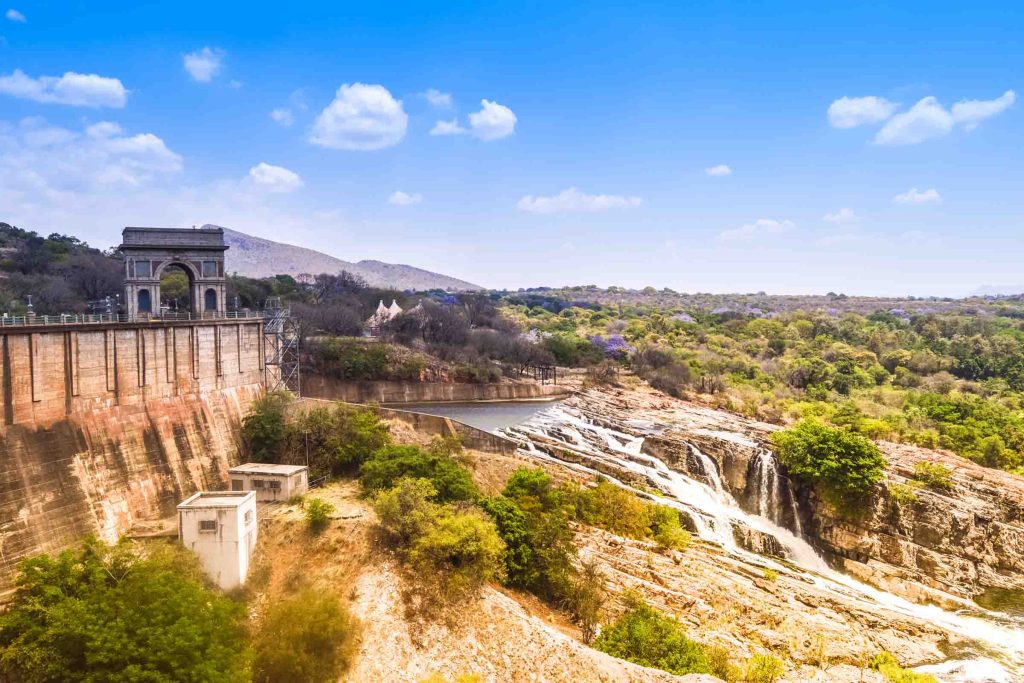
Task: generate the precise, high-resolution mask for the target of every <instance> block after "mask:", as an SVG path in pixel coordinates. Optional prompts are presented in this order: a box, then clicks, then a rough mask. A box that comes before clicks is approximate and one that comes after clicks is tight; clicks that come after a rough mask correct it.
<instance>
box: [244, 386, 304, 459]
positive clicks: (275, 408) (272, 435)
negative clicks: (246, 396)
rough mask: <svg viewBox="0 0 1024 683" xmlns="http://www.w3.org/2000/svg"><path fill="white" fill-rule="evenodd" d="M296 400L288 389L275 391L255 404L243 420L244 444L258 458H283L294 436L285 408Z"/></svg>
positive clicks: (253, 456)
mask: <svg viewBox="0 0 1024 683" xmlns="http://www.w3.org/2000/svg"><path fill="white" fill-rule="evenodd" d="M292 400H293V397H292V395H291V394H290V393H289V392H287V391H272V392H270V393H268V394H265V395H264V396H261V397H260V398H258V399H257V400H256V401H255V402H253V404H252V408H250V410H249V414H248V415H246V416H245V419H244V420H242V448H243V450H244V451H245V452H246V453H247V454H248V457H249V459H250V460H253V461H255V462H281V461H282V460H283V459H284V458H285V456H286V454H287V451H288V447H289V445H290V444H291V441H292V438H293V433H294V432H293V430H292V429H291V427H290V425H289V424H288V420H287V418H286V411H287V408H288V406H289V404H291V402H292Z"/></svg>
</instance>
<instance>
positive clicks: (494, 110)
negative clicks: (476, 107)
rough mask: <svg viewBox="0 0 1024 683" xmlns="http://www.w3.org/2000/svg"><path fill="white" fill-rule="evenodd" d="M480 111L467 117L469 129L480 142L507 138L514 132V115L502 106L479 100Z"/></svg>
mask: <svg viewBox="0 0 1024 683" xmlns="http://www.w3.org/2000/svg"><path fill="white" fill-rule="evenodd" d="M480 104H481V109H480V111H478V112H474V113H472V114H470V115H469V127H470V129H471V131H472V133H473V135H474V136H475V137H478V138H480V139H481V140H500V139H501V138H507V137H508V136H509V135H512V133H514V132H515V130H516V115H515V114H514V113H513V112H512V110H511V109H509V108H508V107H506V106H505V105H503V104H498V103H497V102H491V101H490V100H480Z"/></svg>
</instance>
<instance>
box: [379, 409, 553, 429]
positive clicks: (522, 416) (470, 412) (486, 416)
mask: <svg viewBox="0 0 1024 683" xmlns="http://www.w3.org/2000/svg"><path fill="white" fill-rule="evenodd" d="M555 403H557V401H508V402H503V401H495V402H489V403H488V402H478V403H403V404H402V405H394V406H389V407H392V408H396V409H398V410H411V411H413V412H417V413H427V414H428V415H441V416H443V417H450V418H452V419H453V420H458V421H459V422H464V423H466V424H468V425H469V426H471V427H476V428H477V429H483V430H485V431H488V432H493V431H494V430H496V429H500V428H501V427H511V426H512V425H517V424H519V423H520V422H525V421H526V420H528V419H530V418H531V417H533V416H534V415H536V414H537V413H539V412H540V411H542V410H544V409H546V408H550V407H551V406H553V405H554V404H555Z"/></svg>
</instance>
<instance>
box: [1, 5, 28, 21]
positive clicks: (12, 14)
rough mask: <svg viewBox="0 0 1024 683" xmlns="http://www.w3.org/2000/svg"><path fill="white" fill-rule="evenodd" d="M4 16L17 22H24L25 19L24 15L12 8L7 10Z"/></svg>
mask: <svg viewBox="0 0 1024 683" xmlns="http://www.w3.org/2000/svg"><path fill="white" fill-rule="evenodd" d="M4 16H5V17H7V18H8V19H9V20H10V21H14V22H17V23H19V24H24V23H25V21H26V19H25V15H24V14H22V13H21V12H19V11H18V10H16V9H13V8H12V9H9V10H7V12H6V13H5V14H4Z"/></svg>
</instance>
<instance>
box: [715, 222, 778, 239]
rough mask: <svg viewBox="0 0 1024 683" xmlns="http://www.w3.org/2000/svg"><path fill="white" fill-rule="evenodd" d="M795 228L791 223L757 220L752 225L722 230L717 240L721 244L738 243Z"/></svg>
mask: <svg viewBox="0 0 1024 683" xmlns="http://www.w3.org/2000/svg"><path fill="white" fill-rule="evenodd" d="M795 227H796V224H795V223H793V222H792V221H785V220H783V221H777V220H774V219H771V218H758V219H757V220H756V221H754V222H753V223H746V224H744V225H741V226H740V227H738V228H733V229H731V230H723V231H722V232H720V233H719V234H718V239H719V240H721V241H723V242H740V241H746V240H752V239H757V238H760V237H765V236H769V235H780V234H782V233H784V232H789V231H790V230H792V229H793V228H795Z"/></svg>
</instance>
